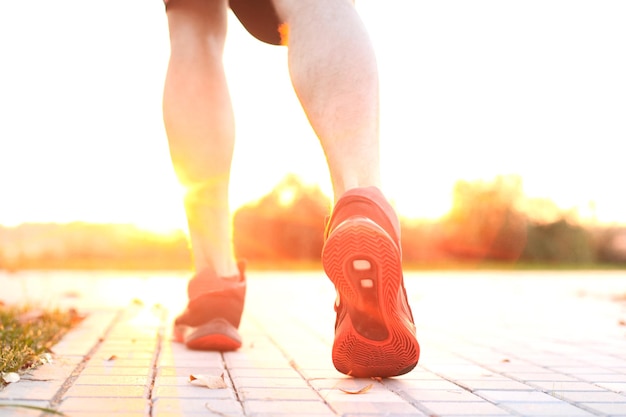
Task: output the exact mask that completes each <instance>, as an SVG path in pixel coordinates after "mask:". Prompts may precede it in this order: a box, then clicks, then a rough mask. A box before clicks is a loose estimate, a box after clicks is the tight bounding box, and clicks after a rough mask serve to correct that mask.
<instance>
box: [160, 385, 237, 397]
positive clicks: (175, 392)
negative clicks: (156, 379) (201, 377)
mask: <svg viewBox="0 0 626 417" xmlns="http://www.w3.org/2000/svg"><path fill="white" fill-rule="evenodd" d="M152 398H181V399H182V398H204V399H207V400H208V399H218V400H235V399H236V396H235V393H234V392H233V390H232V389H230V388H221V389H209V388H207V387H200V386H196V385H190V384H188V385H187V386H159V387H155V388H154V390H153V391H152Z"/></svg>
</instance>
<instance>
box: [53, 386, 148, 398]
mask: <svg viewBox="0 0 626 417" xmlns="http://www.w3.org/2000/svg"><path fill="white" fill-rule="evenodd" d="M147 393H148V389H147V387H146V386H145V385H74V386H72V387H70V389H68V390H67V392H66V393H65V396H64V397H65V398H69V397H107V398H126V397H132V398H145V397H146V395H147Z"/></svg>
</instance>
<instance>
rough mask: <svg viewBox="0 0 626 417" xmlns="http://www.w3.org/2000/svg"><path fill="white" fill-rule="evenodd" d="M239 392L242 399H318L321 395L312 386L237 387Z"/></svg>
mask: <svg viewBox="0 0 626 417" xmlns="http://www.w3.org/2000/svg"><path fill="white" fill-rule="evenodd" d="M237 393H238V394H239V398H240V399H241V400H242V401H250V400H267V401H275V400H280V401H282V400H293V401H318V400H319V399H320V396H319V395H318V393H317V392H315V391H314V390H312V389H310V388H308V387H307V388H254V387H248V388H237Z"/></svg>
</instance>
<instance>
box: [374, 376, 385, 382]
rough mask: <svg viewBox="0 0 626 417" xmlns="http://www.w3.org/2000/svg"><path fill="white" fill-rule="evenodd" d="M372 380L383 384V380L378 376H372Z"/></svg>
mask: <svg viewBox="0 0 626 417" xmlns="http://www.w3.org/2000/svg"><path fill="white" fill-rule="evenodd" d="M372 379H373V380H374V381H376V382H383V379H382V378H381V377H379V376H373V377H372Z"/></svg>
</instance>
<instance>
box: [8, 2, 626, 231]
mask: <svg viewBox="0 0 626 417" xmlns="http://www.w3.org/2000/svg"><path fill="white" fill-rule="evenodd" d="M357 6H358V9H359V12H360V13H361V15H362V17H363V19H364V20H365V23H366V25H367V26H368V28H369V30H370V34H371V37H372V39H373V42H374V45H375V48H376V50H377V54H378V60H379V66H380V77H381V91H382V93H381V94H382V113H381V117H382V132H381V135H382V136H381V137H382V158H383V159H382V160H383V175H384V177H383V179H384V186H385V191H386V192H387V194H388V195H389V197H391V198H392V199H393V200H394V201H395V204H396V206H397V207H398V209H399V211H400V212H401V213H402V214H404V215H407V216H418V217H424V216H426V217H434V216H437V215H441V214H443V213H444V212H445V211H446V210H447V209H448V208H449V206H450V202H451V190H452V186H453V184H454V182H455V181H456V180H457V179H459V178H465V179H478V178H486V179H489V178H492V177H494V176H495V175H498V174H519V175H521V176H522V177H523V180H524V187H525V191H526V194H527V195H529V196H531V197H547V198H552V199H553V200H554V201H555V202H556V203H557V204H558V205H559V206H561V207H563V208H573V207H579V208H580V210H581V213H582V214H583V215H589V212H588V211H589V210H588V207H589V203H590V202H592V201H593V202H595V205H596V215H597V217H598V219H599V220H601V221H610V222H612V221H620V222H623V223H626V199H625V198H623V189H624V187H623V179H624V178H625V175H624V166H625V165H626V160H625V157H624V155H625V153H624V148H625V147H624V144H625V141H626V77H624V74H626V25H624V21H626V3H625V2H623V1H602V2H599V1H546V0H542V1H524V2H503V1H480V2H466V1H437V2H416V1H414V0H385V1H380V0H358V1H357ZM230 35H231V37H230V38H229V41H228V44H227V49H226V56H225V62H226V66H227V71H228V77H229V84H230V86H231V92H232V97H233V102H234V107H235V111H236V117H237V134H238V138H237V145H236V150H235V160H234V166H233V182H232V203H233V206H234V207H237V206H238V205H241V204H243V203H245V202H247V201H250V200H253V199H256V198H258V197H260V196H262V195H264V194H266V193H267V192H268V191H269V190H271V189H272V188H273V187H274V186H275V185H276V184H277V183H278V182H279V181H280V180H281V179H282V178H283V177H284V176H285V174H286V173H288V172H293V173H296V174H298V175H300V176H301V177H302V178H303V179H304V180H305V181H306V182H309V183H319V184H320V185H321V186H322V188H323V189H324V190H325V191H327V192H330V187H329V180H328V174H327V172H326V165H325V161H324V158H323V153H322V151H321V149H320V147H319V144H318V142H317V139H316V138H315V136H314V135H313V133H312V131H311V130H310V128H309V127H308V124H307V122H306V118H305V117H304V115H303V113H302V110H301V109H300V107H299V105H298V103H297V100H296V98H295V96H294V94H293V92H292V90H291V84H290V81H289V78H288V72H287V67H286V50H285V48H280V47H272V46H268V45H264V44H262V43H260V42H258V41H256V40H255V39H253V38H252V37H250V36H249V35H248V34H247V33H246V32H245V31H244V30H243V29H242V28H241V27H240V26H239V25H238V23H237V22H236V20H234V19H233V20H232V22H231V25H230ZM168 53H169V45H168V37H167V26H166V18H165V14H164V11H163V6H162V3H161V1H160V0H112V1H108V2H94V1H84V0H68V1H64V2H49V1H44V0H32V1H12V2H7V3H6V4H3V10H2V13H0V60H1V61H0V62H1V65H0V224H5V225H14V224H19V223H21V222H42V221H45V222H48V221H51V222H67V221H73V220H82V221H95V222H132V223H136V224H139V225H141V226H147V227H152V228H156V229H167V228H172V227H176V226H181V225H183V224H184V217H183V212H182V208H181V202H180V194H181V192H180V189H179V187H178V186H177V183H176V180H175V177H174V175H173V171H172V169H171V165H170V161H169V156H168V150H167V142H166V138H165V133H164V129H163V123H162V118H161V93H162V86H163V80H164V76H165V70H166V65H167V58H168ZM252 69H254V71H252ZM276 149H280V152H276V151H275V150H276ZM268 150H269V151H268Z"/></svg>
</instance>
